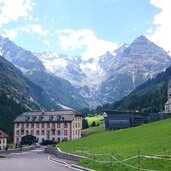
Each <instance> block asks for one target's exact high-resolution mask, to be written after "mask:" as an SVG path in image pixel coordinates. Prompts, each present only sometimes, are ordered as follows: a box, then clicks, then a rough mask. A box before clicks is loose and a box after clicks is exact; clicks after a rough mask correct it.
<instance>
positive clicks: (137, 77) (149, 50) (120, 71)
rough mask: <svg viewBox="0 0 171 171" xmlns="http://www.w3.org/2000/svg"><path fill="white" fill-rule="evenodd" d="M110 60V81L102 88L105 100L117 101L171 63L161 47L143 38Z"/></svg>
mask: <svg viewBox="0 0 171 171" xmlns="http://www.w3.org/2000/svg"><path fill="white" fill-rule="evenodd" d="M118 50H119V51H116V55H115V56H113V60H112V58H110V60H108V61H110V62H108V63H109V65H108V70H107V71H106V69H105V71H106V78H105V80H104V81H103V82H102V84H101V87H100V92H101V97H102V96H103V101H106V102H113V101H114V100H118V99H121V98H122V97H123V96H125V95H128V94H129V93H130V92H131V91H132V90H133V89H135V88H136V87H137V86H139V85H141V84H142V83H144V82H145V81H146V80H148V79H149V78H152V77H155V76H156V75H157V73H160V72H162V71H163V70H165V69H166V68H167V67H168V66H170V64H171V58H170V56H169V55H168V54H167V53H166V52H165V51H164V50H163V49H162V48H160V47H158V46H157V45H155V44H154V43H152V42H150V41H149V40H148V39H147V38H146V37H144V36H140V37H138V38H137V39H135V40H134V41H133V43H132V44H131V45H130V46H128V47H121V49H118Z"/></svg>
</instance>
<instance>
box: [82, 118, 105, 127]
mask: <svg viewBox="0 0 171 171" xmlns="http://www.w3.org/2000/svg"><path fill="white" fill-rule="evenodd" d="M85 119H87V121H88V125H89V126H91V125H92V123H93V121H95V123H96V125H97V124H102V123H104V121H103V115H96V116H91V117H90V116H88V117H86V118H85Z"/></svg>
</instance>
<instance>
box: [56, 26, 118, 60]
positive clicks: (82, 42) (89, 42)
mask: <svg viewBox="0 0 171 171" xmlns="http://www.w3.org/2000/svg"><path fill="white" fill-rule="evenodd" d="M56 33H57V35H58V39H59V45H60V46H61V49H62V50H63V51H74V50H80V49H82V50H83V53H82V56H83V57H85V58H90V57H98V56H100V55H103V54H105V53H106V52H107V51H113V50H114V49H116V48H117V45H116V44H115V43H113V42H110V41H106V40H102V39H99V38H97V37H96V35H95V34H94V32H93V31H92V30H90V29H81V30H71V29H63V30H56Z"/></svg>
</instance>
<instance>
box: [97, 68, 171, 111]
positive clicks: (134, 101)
mask: <svg viewBox="0 0 171 171" xmlns="http://www.w3.org/2000/svg"><path fill="white" fill-rule="evenodd" d="M170 77H171V67H168V68H167V69H166V71H165V72H162V73H159V74H158V75H157V76H156V77H155V78H153V79H149V80H148V81H146V82H145V83H144V84H142V85H140V86H138V87H137V88H136V89H135V90H134V91H133V92H131V93H130V94H129V95H128V96H126V97H125V98H123V99H122V100H119V101H117V102H115V103H113V104H106V105H104V106H103V107H98V109H97V110H98V112H100V111H103V110H105V109H115V110H133V111H135V110H140V111H143V112H162V111H164V104H165V103H166V101H167V84H168V80H169V78H170Z"/></svg>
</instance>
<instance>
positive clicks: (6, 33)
mask: <svg viewBox="0 0 171 171" xmlns="http://www.w3.org/2000/svg"><path fill="white" fill-rule="evenodd" d="M2 36H3V37H8V38H9V39H10V40H13V39H15V38H16V37H17V36H18V33H17V32H16V31H15V30H11V29H5V30H4V33H3V34H2Z"/></svg>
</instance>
